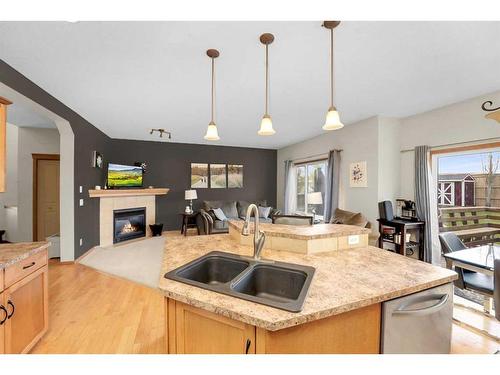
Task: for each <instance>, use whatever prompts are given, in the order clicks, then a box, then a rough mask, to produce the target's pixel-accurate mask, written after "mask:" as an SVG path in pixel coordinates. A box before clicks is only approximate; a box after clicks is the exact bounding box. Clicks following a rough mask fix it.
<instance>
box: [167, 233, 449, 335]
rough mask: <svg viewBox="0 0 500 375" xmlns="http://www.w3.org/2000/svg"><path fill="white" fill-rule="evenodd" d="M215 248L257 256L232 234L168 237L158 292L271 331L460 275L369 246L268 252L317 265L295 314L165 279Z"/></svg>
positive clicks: (274, 256)
mask: <svg viewBox="0 0 500 375" xmlns="http://www.w3.org/2000/svg"><path fill="white" fill-rule="evenodd" d="M214 250H219V251H225V252H230V253H237V254H241V255H246V256H249V255H250V256H251V255H253V248H251V247H249V246H243V245H239V244H237V243H236V242H235V241H233V240H232V239H231V237H230V235H228V234H218V235H211V236H197V237H194V236H193V237H182V238H169V239H168V241H167V242H166V245H165V254H164V258H163V265H162V270H161V274H160V282H159V288H160V290H161V291H162V292H163V293H164V295H165V296H166V297H169V298H172V299H174V300H177V301H180V302H183V303H186V304H189V305H192V306H195V307H199V308H202V309H204V310H207V311H211V312H214V313H216V314H220V315H223V316H226V317H229V318H232V319H235V320H239V321H242V322H244V323H248V324H251V325H255V326H257V327H260V328H264V329H267V330H270V331H277V330H280V329H283V328H288V327H292V326H295V325H299V324H303V323H307V322H310V321H314V320H318V319H322V318H326V317H328V316H332V315H337V314H341V313H344V312H347V311H350V310H355V309H358V308H361V307H365V306H369V305H372V304H374V303H379V302H383V301H386V300H390V299H393V298H397V297H400V296H404V295H408V294H411V293H415V292H418V291H421V290H424V289H428V288H431V287H433V286H437V285H441V284H445V283H448V282H451V281H453V280H455V279H456V278H457V274H456V273H455V272H453V271H450V270H448V269H445V268H441V267H435V266H432V265H430V264H427V263H423V262H420V261H417V260H415V259H409V258H405V257H403V256H401V255H398V254H394V253H391V252H389V251H387V250H381V249H378V248H375V247H371V246H367V247H361V248H356V249H350V250H343V251H332V252H326V253H320V254H315V255H304V254H297V253H292V252H286V251H276V250H264V251H263V252H262V257H263V258H267V259H274V260H277V261H282V262H289V263H299V264H304V265H310V266H312V267H315V268H316V273H315V275H314V277H313V280H312V283H311V286H310V288H309V293H308V296H307V297H306V300H305V303H304V307H303V309H302V311H301V312H299V313H292V312H288V311H283V310H279V309H276V308H273V307H269V306H264V305H260V304H257V303H254V302H250V301H245V300H242V299H239V298H235V297H231V296H227V295H223V294H219V293H216V292H212V291H208V290H205V289H201V288H197V287H194V286H190V285H187V284H183V283H180V282H177V281H173V280H169V279H165V278H164V277H163V275H164V274H165V273H166V272H168V271H171V270H173V269H175V268H177V267H179V266H181V265H183V264H186V263H188V262H190V261H191V260H193V259H196V258H198V257H200V256H202V255H204V254H206V253H209V252H211V251H214Z"/></svg>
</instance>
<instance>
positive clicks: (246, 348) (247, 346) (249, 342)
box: [245, 339, 252, 354]
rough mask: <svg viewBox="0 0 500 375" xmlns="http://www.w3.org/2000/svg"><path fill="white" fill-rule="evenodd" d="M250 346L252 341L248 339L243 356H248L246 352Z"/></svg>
mask: <svg viewBox="0 0 500 375" xmlns="http://www.w3.org/2000/svg"><path fill="white" fill-rule="evenodd" d="M250 345H252V341H251V340H250V339H247V343H246V347H245V354H248V350H249V349H250Z"/></svg>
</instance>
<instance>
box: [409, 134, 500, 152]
mask: <svg viewBox="0 0 500 375" xmlns="http://www.w3.org/2000/svg"><path fill="white" fill-rule="evenodd" d="M490 141H500V138H498V137H493V138H484V139H478V140H475V141H465V142H455V143H447V144H443V145H436V146H432V147H430V149H431V150H435V149H438V148H442V147H450V146H465V145H468V144H481V143H483V142H490ZM413 151H415V149H414V148H407V149H405V150H401V151H400V152H401V153H405V152H413Z"/></svg>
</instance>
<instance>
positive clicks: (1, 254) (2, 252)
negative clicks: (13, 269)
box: [0, 242, 50, 270]
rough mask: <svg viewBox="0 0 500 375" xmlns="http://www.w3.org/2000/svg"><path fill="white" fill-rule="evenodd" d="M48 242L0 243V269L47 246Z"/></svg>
mask: <svg viewBox="0 0 500 375" xmlns="http://www.w3.org/2000/svg"><path fill="white" fill-rule="evenodd" d="M49 245H50V243H49V242H17V243H6V244H0V270H1V269H4V268H7V267H9V266H11V265H13V264H14V263H17V262H20V261H22V260H24V259H26V258H28V257H29V256H31V255H33V254H36V253H39V252H40V251H42V250H44V249H46V248H48V247H49Z"/></svg>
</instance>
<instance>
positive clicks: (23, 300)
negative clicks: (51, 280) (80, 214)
mask: <svg viewBox="0 0 500 375" xmlns="http://www.w3.org/2000/svg"><path fill="white" fill-rule="evenodd" d="M48 247H49V243H48V242H20V243H12V244H1V245H0V322H1V324H0V354H3V353H6V354H19V353H27V352H29V351H30V349H31V348H32V347H33V346H34V345H35V344H36V343H37V342H38V340H40V338H41V337H42V336H43V335H44V334H45V332H46V331H47V328H48V288H47V282H48V266H47V262H48V250H47V249H48Z"/></svg>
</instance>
